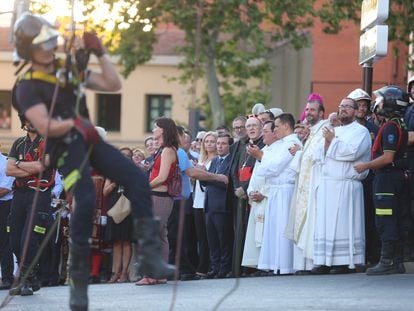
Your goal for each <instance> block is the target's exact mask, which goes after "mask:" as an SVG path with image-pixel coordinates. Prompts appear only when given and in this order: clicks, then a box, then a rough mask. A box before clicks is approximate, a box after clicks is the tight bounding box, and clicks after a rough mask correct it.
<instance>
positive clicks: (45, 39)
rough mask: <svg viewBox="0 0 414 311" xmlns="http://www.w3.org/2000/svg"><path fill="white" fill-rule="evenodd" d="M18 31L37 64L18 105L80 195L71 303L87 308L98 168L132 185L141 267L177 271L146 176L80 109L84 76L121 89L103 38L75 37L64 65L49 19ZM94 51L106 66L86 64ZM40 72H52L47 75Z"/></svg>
mask: <svg viewBox="0 0 414 311" xmlns="http://www.w3.org/2000/svg"><path fill="white" fill-rule="evenodd" d="M14 37H15V46H16V50H17V53H18V55H19V56H20V57H21V58H22V59H24V60H26V61H27V62H30V63H31V67H30V69H29V71H28V72H27V73H25V74H23V76H29V77H31V78H27V79H20V80H19V81H18V83H17V85H16V87H15V93H16V96H15V98H16V102H15V105H14V106H15V107H17V109H18V110H19V112H20V113H21V114H22V115H24V116H25V117H26V118H27V119H28V120H29V121H30V123H31V124H33V126H34V127H35V128H36V130H37V131H38V132H39V134H41V135H42V136H44V137H47V143H46V152H47V153H48V154H49V155H50V163H51V164H52V165H53V166H56V167H57V168H59V171H60V172H61V173H62V175H63V183H64V188H65V191H67V192H71V193H73V197H74V200H75V202H76V205H75V208H74V212H73V214H72V216H71V220H70V221H71V222H70V259H69V261H70V263H69V285H70V302H69V304H70V308H71V309H72V310H87V309H88V296H87V286H88V278H89V265H90V243H89V239H90V237H91V234H92V221H93V216H94V207H95V201H96V199H95V198H96V196H95V189H94V185H93V182H92V178H91V167H93V168H94V169H96V170H98V171H99V172H101V173H102V175H104V176H105V177H107V178H109V179H111V180H113V181H114V182H116V183H117V184H119V185H122V186H123V187H124V189H125V196H126V197H127V198H128V199H129V201H130V202H131V208H132V216H133V218H134V224H135V227H136V239H137V241H138V243H139V246H140V260H139V263H138V265H139V270H140V273H141V274H143V275H149V276H151V277H154V278H167V277H171V276H172V275H173V274H174V267H171V266H168V265H166V264H165V262H164V261H163V260H162V257H161V246H160V236H159V232H160V229H159V222H158V221H157V220H155V219H154V217H153V213H152V202H151V197H150V189H149V184H148V180H147V177H146V176H145V174H144V173H143V172H141V171H140V169H139V168H138V167H136V166H135V165H134V164H133V163H132V162H131V161H129V160H128V159H126V158H125V157H124V156H123V155H122V154H121V153H120V152H119V151H118V150H117V149H115V148H114V147H113V146H111V145H109V144H108V143H106V142H104V141H103V140H102V139H101V138H100V137H99V134H98V133H97V131H96V129H95V127H94V126H93V125H92V124H91V122H90V121H89V120H88V119H87V118H85V117H82V116H81V115H80V114H79V109H78V108H79V107H78V103H79V102H80V100H81V99H82V98H83V95H82V92H81V91H82V89H81V88H80V87H79V85H78V84H79V83H82V85H83V86H85V87H87V88H90V89H93V90H98V91H107V92H116V91H119V89H120V88H121V82H120V78H119V76H118V74H117V72H116V70H115V67H114V66H113V65H112V63H111V62H110V59H109V57H108V55H107V54H106V52H105V50H104V48H103V46H102V43H101V41H100V40H99V39H98V37H97V36H96V35H94V34H91V33H86V32H85V33H84V34H83V37H82V38H77V39H75V40H74V42H75V44H74V45H73V48H74V50H75V51H73V53H74V54H75V57H67V61H65V67H64V70H60V69H61V68H59V62H58V61H57V60H56V59H55V49H56V47H57V37H58V32H57V31H56V29H55V28H54V27H53V26H52V25H50V24H49V23H48V22H47V21H45V20H44V19H42V18H41V17H39V16H35V15H31V14H25V15H23V16H21V17H20V18H19V19H18V20H17V21H16V24H15V27H14ZM67 52H68V51H67ZM89 53H93V54H94V55H95V56H96V57H97V59H98V62H99V67H100V70H101V71H100V72H93V71H90V70H88V69H86V67H87V66H86V65H87V60H88V56H89ZM68 60H69V61H68ZM75 60H76V62H75ZM73 68H74V69H73ZM77 71H79V72H82V71H83V72H84V73H83V74H77ZM59 72H63V73H65V74H64V79H61V76H60V77H58V79H57V78H56V74H59ZM36 77H47V80H48V81H46V79H45V78H36ZM56 90H57V92H56ZM49 113H51V117H49ZM75 185H76V186H75Z"/></svg>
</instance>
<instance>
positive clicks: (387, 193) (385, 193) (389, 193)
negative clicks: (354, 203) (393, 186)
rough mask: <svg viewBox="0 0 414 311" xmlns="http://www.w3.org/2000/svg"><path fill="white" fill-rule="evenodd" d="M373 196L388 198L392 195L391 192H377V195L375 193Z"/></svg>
mask: <svg viewBox="0 0 414 311" xmlns="http://www.w3.org/2000/svg"><path fill="white" fill-rule="evenodd" d="M375 195H389V196H393V195H394V193H391V192H377V193H375Z"/></svg>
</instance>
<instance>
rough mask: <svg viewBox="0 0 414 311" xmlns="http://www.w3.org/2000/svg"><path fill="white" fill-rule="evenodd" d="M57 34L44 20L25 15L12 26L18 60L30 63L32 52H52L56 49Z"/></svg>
mask: <svg viewBox="0 0 414 311" xmlns="http://www.w3.org/2000/svg"><path fill="white" fill-rule="evenodd" d="M58 36H59V32H58V31H57V30H56V28H55V27H53V26H52V25H51V24H50V23H49V22H48V21H46V20H45V19H44V18H42V17H40V16H37V15H32V14H28V13H25V14H23V15H22V16H21V17H19V18H18V20H17V21H16V23H15V25H14V42H15V46H16V50H17V54H18V55H19V57H20V58H22V59H24V60H27V61H30V60H31V57H32V50H33V49H34V48H39V47H40V48H42V49H43V50H46V51H47V50H52V49H54V48H56V47H57V38H58Z"/></svg>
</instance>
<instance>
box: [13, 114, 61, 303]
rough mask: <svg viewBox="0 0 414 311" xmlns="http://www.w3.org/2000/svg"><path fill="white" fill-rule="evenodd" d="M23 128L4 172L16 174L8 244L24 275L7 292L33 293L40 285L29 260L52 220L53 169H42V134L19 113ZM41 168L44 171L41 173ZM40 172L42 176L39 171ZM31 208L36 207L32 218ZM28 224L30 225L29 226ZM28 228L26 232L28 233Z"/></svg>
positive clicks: (34, 254)
mask: <svg viewBox="0 0 414 311" xmlns="http://www.w3.org/2000/svg"><path fill="white" fill-rule="evenodd" d="M20 118H21V121H22V128H23V129H24V130H26V131H27V135H26V136H23V137H20V138H18V139H17V140H16V141H15V142H14V143H13V146H12V147H11V149H10V152H9V156H8V160H7V167H6V174H7V175H9V176H13V177H15V182H14V185H13V188H14V196H13V201H12V205H11V210H10V216H9V226H10V244H11V247H12V250H13V253H14V254H15V256H16V258H17V260H18V261H19V265H20V277H21V278H22V277H23V279H24V278H25V274H26V273H29V275H28V277H27V278H26V279H25V280H24V281H22V282H20V283H19V284H18V285H17V286H15V287H14V288H12V289H10V295H22V296H29V295H33V292H34V291H37V290H39V289H40V285H39V281H38V278H37V275H36V274H37V270H38V269H37V267H38V265H37V264H36V266H35V267H36V268H34V269H32V271H28V268H29V266H30V265H31V264H32V261H33V259H34V257H35V256H36V252H37V251H38V249H39V246H40V243H41V242H42V239H43V237H44V236H45V234H46V232H47V230H48V227H49V226H50V224H51V222H52V209H51V206H50V202H51V198H52V195H51V190H52V188H53V186H54V171H53V170H51V169H48V170H46V171H44V167H43V165H42V160H41V156H42V149H44V140H43V137H41V136H40V135H38V133H37V132H36V130H35V129H34V128H33V126H32V125H31V124H30V122H28V121H27V120H26V119H25V118H24V117H23V116H20ZM42 172H43V173H42ZM41 173H42V178H41V179H39V178H40V177H39V175H40V174H41ZM36 189H38V191H39V195H38V199H37V201H36V205H35V206H33V201H34V196H35V193H36ZM32 208H34V209H35V211H34V214H33V215H34V216H33V220H32V221H30V220H31V219H30V218H31V217H32V216H31V214H32ZM29 225H30V227H29ZM28 232H29V233H28ZM27 234H29V235H28V236H29V241H28V242H27V243H28V248H27V253H26V256H25V258H22V255H23V253H24V250H23V249H24V245H25V241H26V236H27Z"/></svg>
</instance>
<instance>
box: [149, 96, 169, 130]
mask: <svg viewBox="0 0 414 311" xmlns="http://www.w3.org/2000/svg"><path fill="white" fill-rule="evenodd" d="M171 107H172V100H171V95H147V132H151V131H152V127H153V125H154V121H155V119H157V118H159V117H167V118H171Z"/></svg>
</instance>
